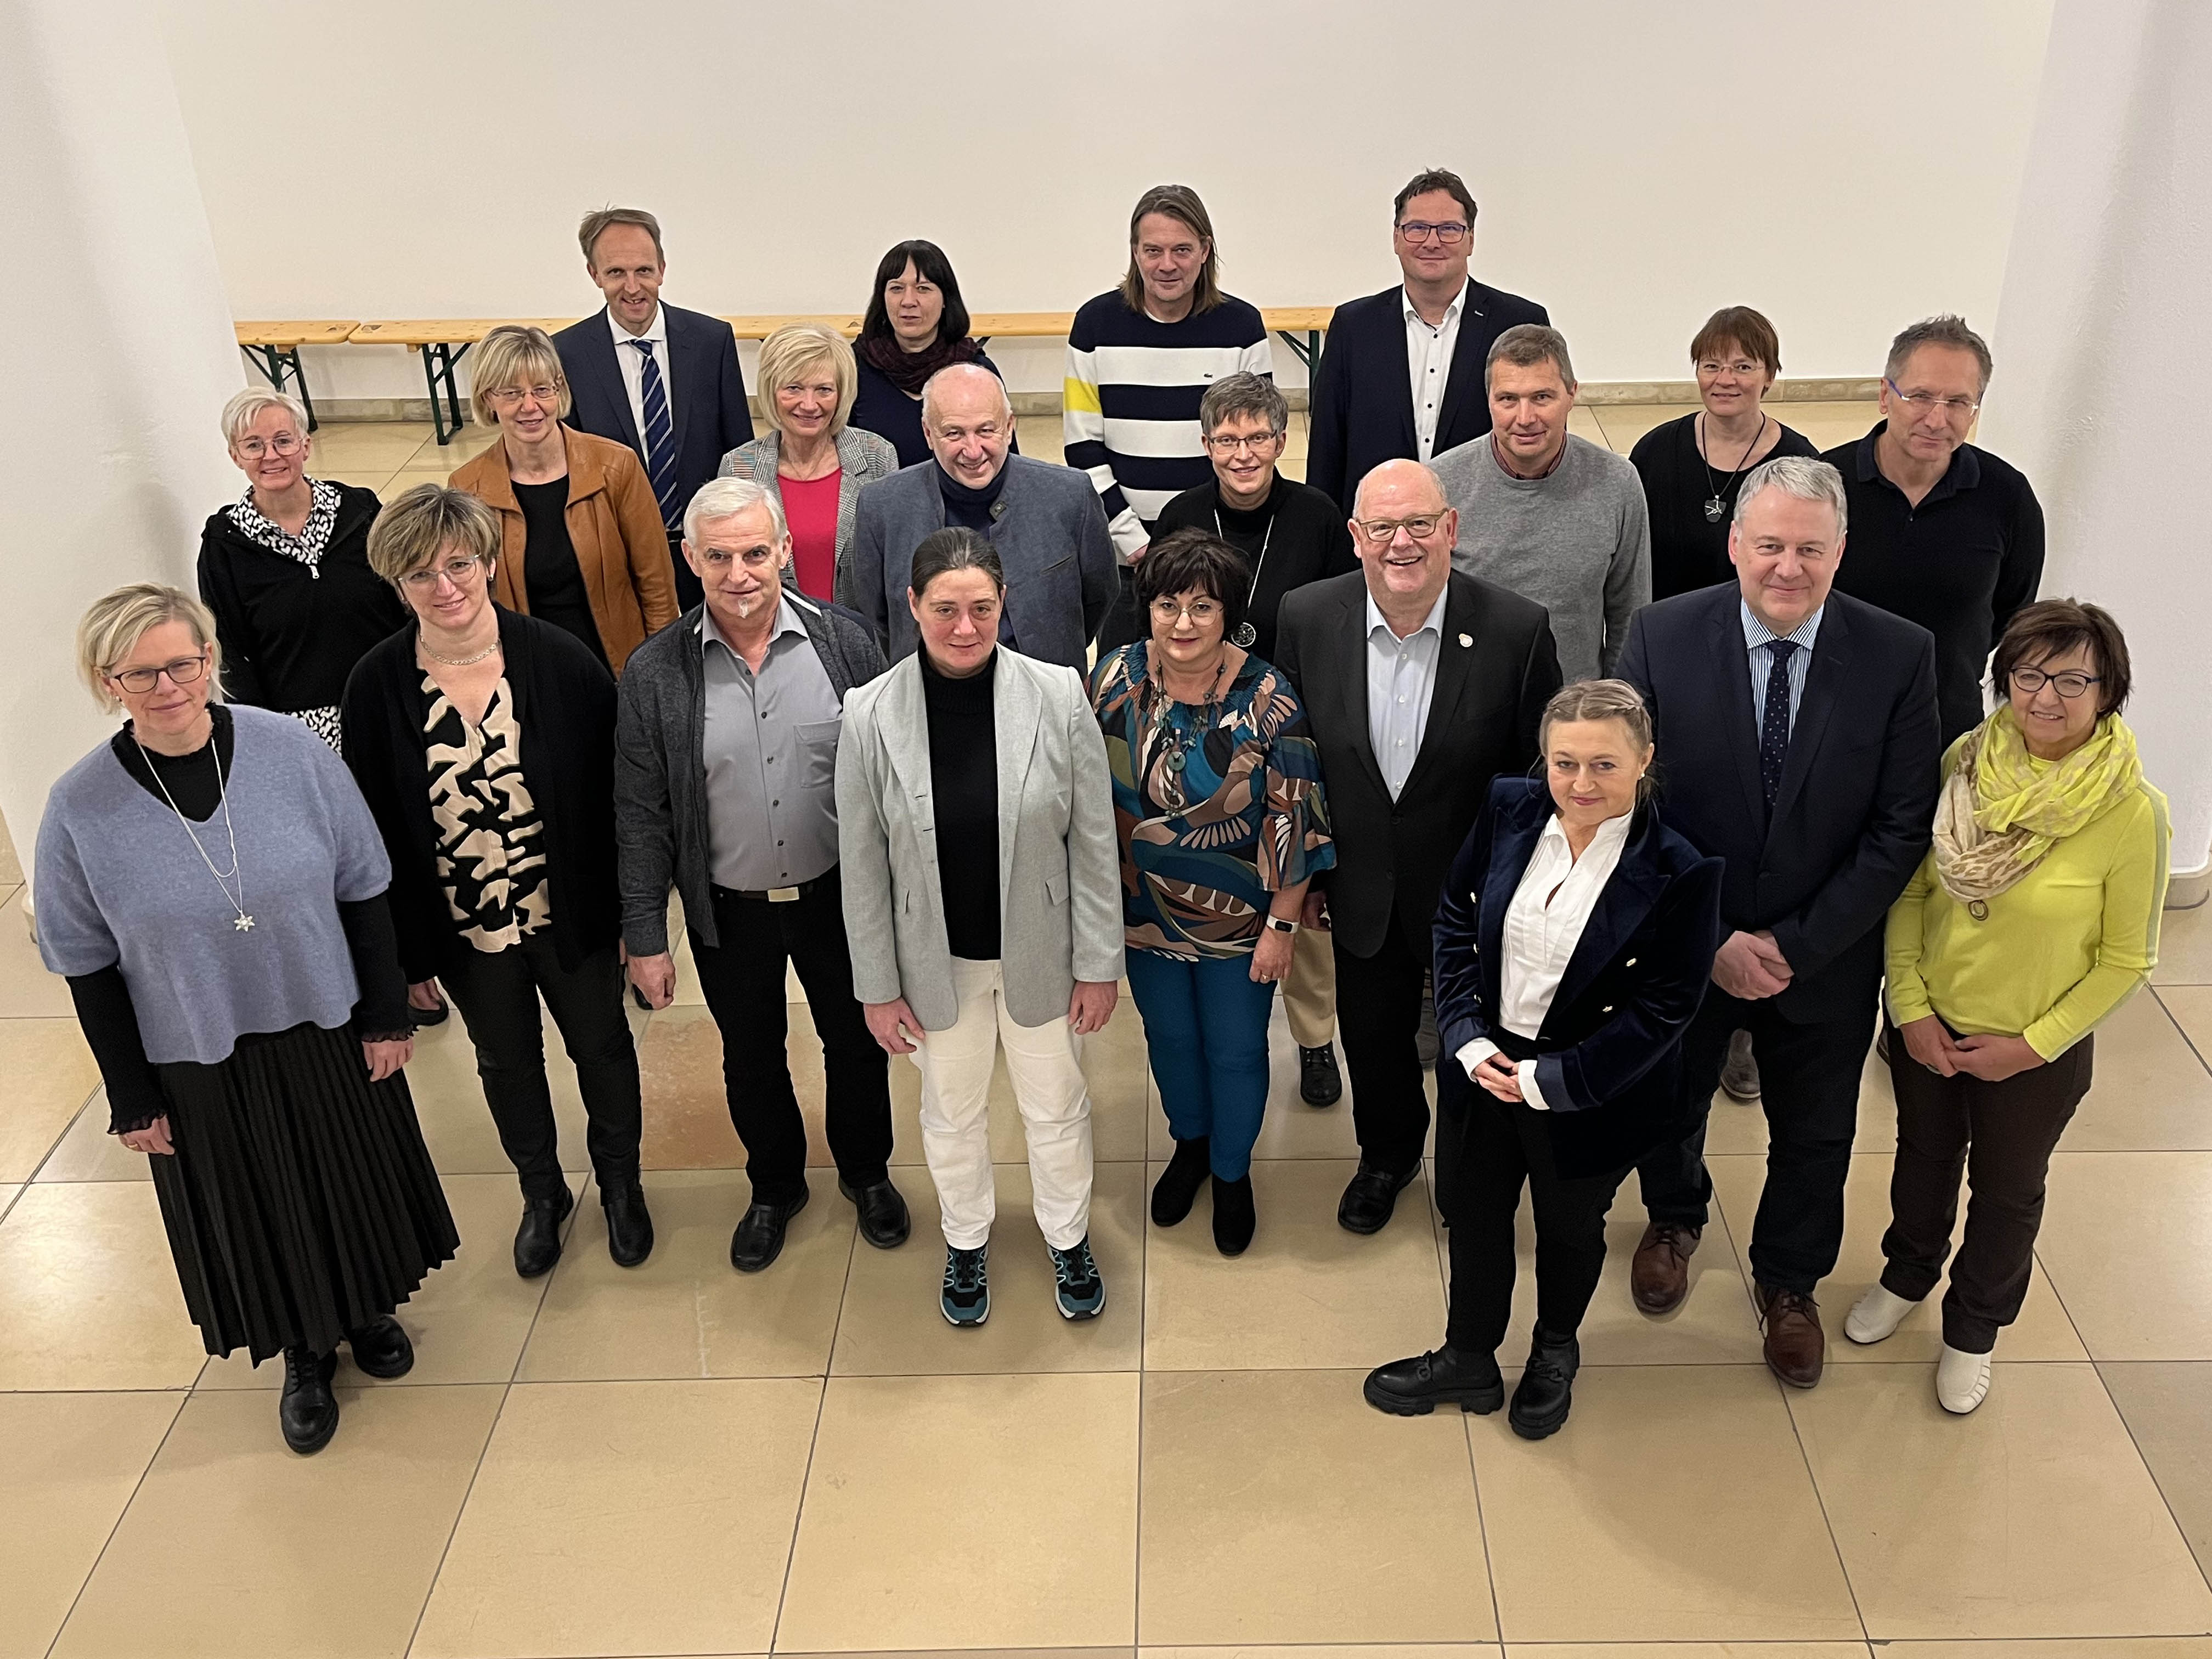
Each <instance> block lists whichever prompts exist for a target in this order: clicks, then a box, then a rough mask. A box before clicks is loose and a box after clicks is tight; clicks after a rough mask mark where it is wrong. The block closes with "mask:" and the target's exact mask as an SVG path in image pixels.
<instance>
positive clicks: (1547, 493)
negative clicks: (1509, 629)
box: [1431, 323, 1651, 680]
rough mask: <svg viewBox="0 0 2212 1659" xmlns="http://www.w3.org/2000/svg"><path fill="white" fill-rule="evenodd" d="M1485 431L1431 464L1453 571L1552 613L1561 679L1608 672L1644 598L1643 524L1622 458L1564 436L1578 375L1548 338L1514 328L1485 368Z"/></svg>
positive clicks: (1550, 331)
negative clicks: (1445, 515)
mask: <svg viewBox="0 0 2212 1659" xmlns="http://www.w3.org/2000/svg"><path fill="white" fill-rule="evenodd" d="M1484 374H1485V375H1486V380H1487V384H1488V386H1489V392H1490V418H1491V429H1490V430H1489V431H1488V432H1487V433H1486V434H1484V435H1482V436H1481V437H1480V438H1477V439H1475V440H1474V441H1472V442H1470V443H1464V444H1462V445H1460V446H1459V447H1458V448H1456V449H1449V450H1446V451H1445V452H1444V453H1443V454H1441V455H1439V456H1437V458H1436V459H1435V460H1434V461H1432V462H1431V465H1432V466H1434V467H1435V469H1436V473H1437V477H1438V478H1440V479H1442V480H1443V486H1444V495H1445V497H1446V499H1448V500H1449V501H1450V502H1451V504H1452V505H1453V506H1454V507H1456V508H1458V509H1459V539H1458V541H1457V542H1456V543H1455V544H1454V546H1453V548H1452V565H1453V568H1455V569H1458V570H1462V571H1464V572H1466V573H1467V574H1468V575H1471V576H1480V577H1483V578H1485V579H1486V580H1490V581H1493V582H1496V583H1498V586H1501V587H1508V588H1510V589H1512V591H1513V592H1516V593H1518V594H1520V595H1521V596H1522V598H1523V599H1534V601H1535V602H1536V603H1537V604H1539V605H1542V606H1543V607H1544V608H1545V609H1546V610H1547V611H1550V612H1551V613H1552V637H1553V640H1554V641H1556V642H1557V644H1558V646H1559V668H1560V670H1561V671H1562V672H1564V673H1565V676H1566V678H1568V679H1570V680H1585V679H1594V678H1596V677H1598V676H1599V675H1601V674H1610V673H1612V672H1613V665H1615V664H1616V663H1618V662H1619V661H1620V651H1621V647H1623V646H1624V645H1626V643H1627V641H1628V619H1629V617H1631V616H1632V615H1634V614H1635V612H1636V611H1637V610H1638V608H1639V607H1641V606H1643V605H1648V604H1649V603H1650V599H1651V523H1650V513H1649V512H1648V511H1647V510H1646V508H1645V506H1644V483H1643V480H1642V479H1641V478H1639V477H1638V476H1637V471H1636V469H1635V467H1633V466H1632V465H1630V464H1629V462H1628V460H1627V459H1626V457H1624V456H1620V455H1616V454H1614V453H1613V452H1612V451H1611V450H1609V449H1601V448H1600V447H1598V446H1597V445H1595V444H1594V443H1590V442H1589V441H1586V440H1584V439H1582V438H1577V437H1576V436H1574V435H1572V434H1571V433H1570V432H1569V431H1568V430H1567V416H1568V415H1569V413H1571V411H1572V410H1573V409H1574V406H1575V371H1574V367H1573V365H1572V364H1571V362H1569V361H1568V359H1567V343H1566V340H1565V337H1563V336H1562V335H1561V334H1560V333H1559V331H1558V330H1557V329H1554V328H1547V327H1545V326H1543V325H1541V324H1536V323H1523V324H1522V325H1520V326H1519V327H1517V328H1510V329H1508V330H1506V331H1505V332H1504V333H1503V334H1501V335H1499V336H1498V339H1497V342H1496V343H1495V344H1493V345H1492V347H1491V348H1490V358H1489V361H1488V362H1487V363H1486V364H1485V365H1484Z"/></svg>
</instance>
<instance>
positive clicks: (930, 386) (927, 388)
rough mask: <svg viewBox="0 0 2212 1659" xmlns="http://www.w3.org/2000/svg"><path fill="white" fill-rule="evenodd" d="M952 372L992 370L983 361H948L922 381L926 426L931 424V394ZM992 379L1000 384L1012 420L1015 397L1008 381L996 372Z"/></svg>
mask: <svg viewBox="0 0 2212 1659" xmlns="http://www.w3.org/2000/svg"><path fill="white" fill-rule="evenodd" d="M952 374H991V371H990V370H989V369H987V368H984V367H983V365H982V364H981V363H947V364H946V365H945V367H944V368H940V369H939V370H938V371H937V373H936V374H933V375H931V376H930V377H929V379H928V380H926V381H924V382H923V383H922V387H921V422H922V424H923V425H924V426H927V425H928V424H929V408H930V401H931V400H930V395H929V394H930V393H931V392H934V391H935V390H936V389H937V383H938V382H939V380H944V379H945V377H946V376H948V375H952ZM991 379H992V380H993V381H994V382H995V383H996V384H997V386H998V388H999V401H1000V403H1001V404H1005V405H1006V418H1007V419H1008V420H1009V421H1011V420H1012V419H1013V418H1014V400H1013V398H1012V394H1010V393H1009V392H1007V390H1006V382H1005V381H1004V380H1000V379H999V377H998V376H997V375H995V374H991Z"/></svg>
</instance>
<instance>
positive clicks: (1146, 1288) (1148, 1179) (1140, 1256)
mask: <svg viewBox="0 0 2212 1659" xmlns="http://www.w3.org/2000/svg"><path fill="white" fill-rule="evenodd" d="M1130 1000H1132V1001H1134V1000H1135V998H1134V997H1132V998H1131V999H1130ZM1265 1109H1266V1108H1265V1107H1264V1106H1263V1107H1262V1108H1261V1110H1262V1111H1264V1110H1265ZM1144 1135H1145V1142H1146V1147H1147V1149H1148V1150H1149V1148H1150V1146H1151V1144H1152V1064H1151V1062H1150V1060H1147V1061H1146V1066H1145V1121H1144ZM1139 1168H1140V1169H1141V1170H1143V1173H1142V1174H1141V1175H1139V1176H1138V1177H1137V1202H1138V1204H1139V1206H1141V1207H1140V1209H1139V1215H1138V1224H1137V1454H1136V1465H1135V1468H1134V1474H1135V1479H1136V1487H1137V1490H1136V1494H1135V1497H1136V1504H1137V1527H1136V1541H1135V1544H1134V1547H1133V1548H1132V1549H1131V1550H1130V1552H1129V1645H1130V1648H1131V1650H1133V1651H1135V1652H1139V1653H1140V1652H1141V1651H1142V1650H1143V1644H1144V1640H1145V1408H1146V1404H1147V1402H1148V1398H1149V1396H1150V1395H1151V1392H1152V1389H1151V1383H1150V1381H1149V1379H1150V1378H1151V1376H1152V1367H1151V1365H1150V1364H1147V1363H1146V1355H1145V1334H1146V1316H1147V1315H1149V1314H1150V1312H1151V1311H1152V1192H1151V1190H1150V1189H1151V1186H1152V1164H1151V1163H1150V1161H1149V1160H1148V1161H1146V1163H1145V1164H1141V1165H1139ZM1247 1173H1248V1175H1249V1171H1248V1172H1247Z"/></svg>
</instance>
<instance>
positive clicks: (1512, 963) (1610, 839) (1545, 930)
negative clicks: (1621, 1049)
mask: <svg viewBox="0 0 2212 1659" xmlns="http://www.w3.org/2000/svg"><path fill="white" fill-rule="evenodd" d="M1633 817H1634V815H1633V814H1632V813H1629V812H1623V813H1622V814H1621V815H1620V817H1617V818H1607V820H1606V821H1605V822H1604V823H1601V824H1600V825H1598V827H1597V834H1596V835H1595V836H1592V837H1591V838H1590V844H1589V846H1588V847H1585V848H1583V855H1582V856H1581V857H1580V858H1577V857H1575V856H1574V854H1572V853H1571V852H1570V851H1569V850H1568V848H1567V832H1566V830H1565V829H1563V828H1562V827H1561V826H1560V823H1559V815H1558V814H1557V813H1556V812H1555V813H1553V815H1552V817H1551V820H1550V821H1549V822H1548V823H1546V824H1545V825H1544V833H1543V834H1542V835H1541V836H1538V837H1537V838H1536V850H1535V851H1534V853H1532V854H1529V856H1528V868H1527V869H1526V870H1524V871H1523V872H1522V874H1521V884H1520V885H1519V886H1518V887H1516V888H1515V889H1514V890H1513V902H1511V903H1510V904H1509V905H1507V906H1506V907H1505V920H1504V925H1503V927H1501V929H1500V933H1499V938H1498V949H1499V951H1501V952H1502V953H1503V955H1504V961H1503V962H1502V963H1499V964H1498V1024H1500V1025H1501V1026H1503V1027H1504V1029H1505V1030H1509V1031H1511V1032H1513V1033H1514V1034H1515V1035H1516V1036H1525V1037H1528V1038H1531V1039H1534V1036H1536V1034H1537V1032H1539V1031H1541V1030H1543V1028H1544V1019H1545V1017H1546V1016H1547V1015H1548V1014H1549V1013H1550V1012H1552V999H1553V997H1555V996H1557V995H1558V994H1559V981H1560V980H1561V979H1563V978H1564V977H1565V975H1566V971H1567V963H1569V962H1571V961H1572V960H1573V959H1574V954H1575V946H1576V945H1579V944H1581V943H1582V937H1583V928H1585V927H1589V919H1590V914H1591V912H1592V911H1594V910H1595V909H1596V908H1597V902H1598V897H1599V896H1600V895H1601V894H1602V893H1603V892H1604V891H1605V884H1606V883H1607V882H1608V881H1610V880H1612V879H1613V872H1614V870H1616V869H1618V868H1619V867H1620V853H1621V848H1624V847H1625V846H1626V845H1627V842H1628V826H1629V824H1630V823H1631V822H1632V820H1633ZM1497 1052H1498V1045H1497V1044H1496V1043H1494V1042H1492V1041H1491V1040H1490V1039H1489V1038H1488V1037H1477V1038H1476V1039H1475V1040H1474V1042H1470V1043H1468V1044H1467V1045H1466V1046H1465V1047H1463V1048H1461V1049H1460V1051H1459V1056H1458V1058H1459V1063H1460V1064H1461V1065H1462V1066H1465V1067H1466V1068H1467V1071H1468V1075H1469V1076H1470V1077H1472V1076H1473V1075H1474V1068H1475V1067H1476V1066H1480V1065H1481V1064H1482V1062H1483V1061H1484V1060H1487V1059H1489V1058H1490V1056H1491V1055H1492V1054H1496V1053H1497ZM1514 1070H1515V1071H1516V1073H1518V1074H1519V1076H1520V1079H1521V1097H1522V1099H1523V1100H1525V1101H1527V1102H1528V1104H1529V1105H1531V1106H1533V1107H1534V1108H1535V1109H1536V1110H1538V1111H1540V1112H1548V1111H1550V1110H1551V1109H1552V1108H1551V1104H1550V1103H1549V1102H1547V1100H1546V1099H1545V1098H1544V1092H1543V1091H1542V1090H1541V1089H1539V1088H1538V1087H1537V1086H1536V1062H1535V1061H1534V1060H1522V1061H1521V1062H1520V1064H1519V1065H1518V1066H1516V1067H1515V1068H1514Z"/></svg>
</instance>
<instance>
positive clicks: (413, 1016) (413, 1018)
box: [407, 997, 453, 1031]
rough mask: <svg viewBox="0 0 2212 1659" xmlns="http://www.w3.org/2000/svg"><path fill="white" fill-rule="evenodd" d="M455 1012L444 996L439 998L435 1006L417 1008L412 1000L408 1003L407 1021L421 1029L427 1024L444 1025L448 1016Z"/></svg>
mask: <svg viewBox="0 0 2212 1659" xmlns="http://www.w3.org/2000/svg"><path fill="white" fill-rule="evenodd" d="M452 1012H453V1009H452V1007H451V1006H449V1005H448V1004H447V1001H446V1000H445V999H444V998H443V997H441V998H439V999H438V1006H436V1007H435V1008H417V1007H416V1006H415V1005H414V1004H413V1003H411V1002H410V1003H409V1004H408V1005H407V1023H408V1024H410V1025H412V1026H413V1027H414V1028H415V1029H416V1030H418V1031H419V1030H422V1028H423V1027H424V1026H426V1025H443V1024H445V1023H446V1016H447V1014H450V1013H452Z"/></svg>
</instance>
